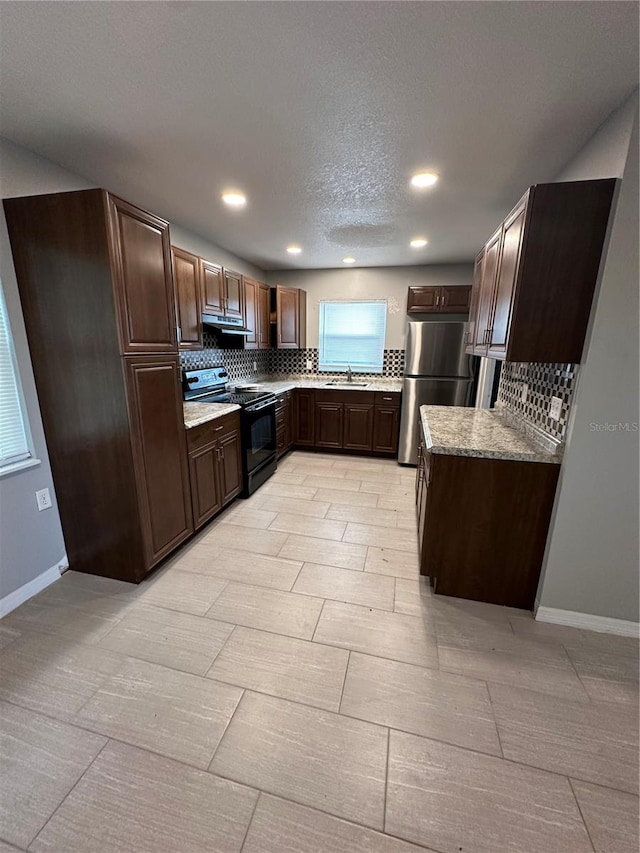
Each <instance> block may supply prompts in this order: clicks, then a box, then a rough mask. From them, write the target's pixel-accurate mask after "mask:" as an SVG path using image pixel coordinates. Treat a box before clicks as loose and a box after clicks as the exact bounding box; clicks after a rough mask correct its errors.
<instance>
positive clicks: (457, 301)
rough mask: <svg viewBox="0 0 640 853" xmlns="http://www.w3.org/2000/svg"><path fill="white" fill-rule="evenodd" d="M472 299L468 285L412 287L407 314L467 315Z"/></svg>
mask: <svg viewBox="0 0 640 853" xmlns="http://www.w3.org/2000/svg"><path fill="white" fill-rule="evenodd" d="M470 298H471V287H470V286H467V285H463V286H461V287H456V286H453V287H450V286H443V287H431V286H428V287H427V286H421V285H415V286H411V287H410V288H409V294H408V297H407V314H441V313H442V314H444V313H446V314H466V313H467V312H468V311H469V301H470Z"/></svg>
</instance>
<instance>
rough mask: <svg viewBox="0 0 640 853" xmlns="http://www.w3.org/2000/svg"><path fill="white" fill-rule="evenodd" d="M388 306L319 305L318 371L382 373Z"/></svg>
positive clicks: (349, 303)
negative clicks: (347, 370)
mask: <svg viewBox="0 0 640 853" xmlns="http://www.w3.org/2000/svg"><path fill="white" fill-rule="evenodd" d="M386 324H387V303H386V301H385V300H384V299H378V300H376V301H375V302H321V303H320V335H319V338H320V341H319V343H320V352H319V358H318V360H319V365H318V367H319V369H320V370H327V371H333V370H335V371H343V370H346V369H347V367H349V366H350V367H351V369H352V370H353V372H354V373H382V359H383V357H384V336H385V331H386Z"/></svg>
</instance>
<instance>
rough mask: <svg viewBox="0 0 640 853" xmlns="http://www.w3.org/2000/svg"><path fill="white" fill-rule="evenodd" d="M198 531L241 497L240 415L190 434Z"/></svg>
mask: <svg viewBox="0 0 640 853" xmlns="http://www.w3.org/2000/svg"><path fill="white" fill-rule="evenodd" d="M187 444H188V447H189V474H190V477H191V503H192V505H193V524H194V527H195V529H196V530H198V528H200V527H202V525H203V524H204V523H205V522H207V521H208V520H209V519H210V518H212V517H213V516H214V515H216V513H218V512H219V511H220V510H221V509H222V508H223V507H224V506H226V505H227V504H228V503H229V502H230V501H232V500H233V499H234V498H235V497H236V495H238V494H239V493H240V490H241V488H242V456H241V444H240V417H239V415H238V413H237V412H234V413H232V414H231V415H226V416H224V417H222V418H216V419H215V420H213V421H208V422H207V423H205V424H201V425H200V426H197V427H193V428H192V429H190V430H188V431H187Z"/></svg>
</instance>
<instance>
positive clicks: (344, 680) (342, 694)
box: [337, 651, 351, 717]
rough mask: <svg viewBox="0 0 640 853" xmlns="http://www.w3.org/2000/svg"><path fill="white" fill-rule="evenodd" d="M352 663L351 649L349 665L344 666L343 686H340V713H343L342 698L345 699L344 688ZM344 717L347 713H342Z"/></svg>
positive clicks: (348, 659) (348, 656)
mask: <svg viewBox="0 0 640 853" xmlns="http://www.w3.org/2000/svg"><path fill="white" fill-rule="evenodd" d="M350 663H351V651H349V652H348V654H347V665H346V666H345V668H344V675H343V676H342V687H341V688H340V700H339V701H338V711H337V713H338V714H342V700H343V699H344V688H345V685H346V683H347V675H348V674H349V664H350ZM342 716H343V717H346V716H347V714H342Z"/></svg>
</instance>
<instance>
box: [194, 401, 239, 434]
mask: <svg viewBox="0 0 640 853" xmlns="http://www.w3.org/2000/svg"><path fill="white" fill-rule="evenodd" d="M182 409H183V411H184V425H185V427H186V428H187V429H192V428H193V427H195V426H200V424H206V423H207V421H213V420H215V419H216V418H221V417H222V416H223V415H229V414H231V412H239V411H240V406H237V405H236V404H235V403H198V402H192V403H183V404H182Z"/></svg>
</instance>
